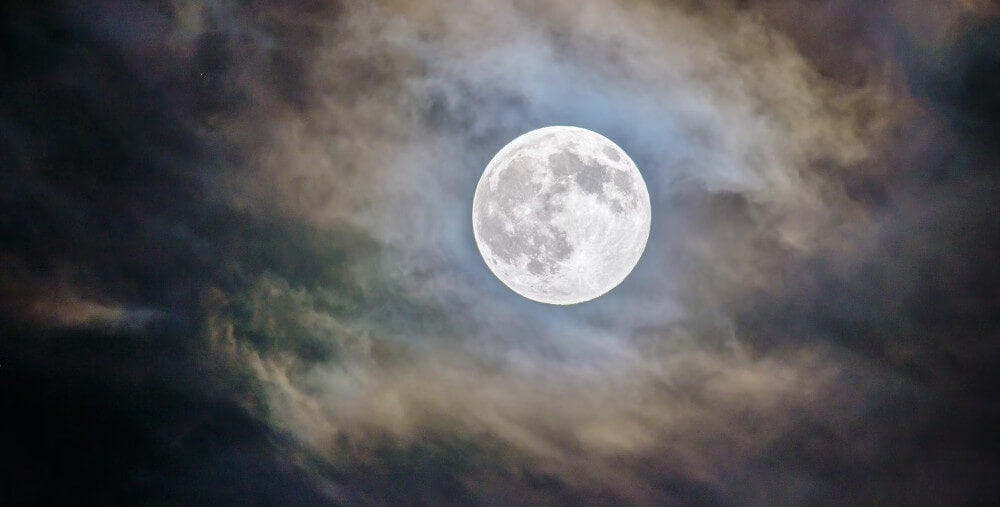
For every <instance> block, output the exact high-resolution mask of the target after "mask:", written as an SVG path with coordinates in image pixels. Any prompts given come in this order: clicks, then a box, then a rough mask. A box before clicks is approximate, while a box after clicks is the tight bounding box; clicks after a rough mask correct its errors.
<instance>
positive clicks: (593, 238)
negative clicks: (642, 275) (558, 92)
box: [472, 127, 651, 305]
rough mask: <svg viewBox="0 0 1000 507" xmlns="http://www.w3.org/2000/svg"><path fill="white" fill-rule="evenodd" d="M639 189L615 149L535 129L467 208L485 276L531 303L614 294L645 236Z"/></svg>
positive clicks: (578, 131) (580, 135) (581, 135)
mask: <svg viewBox="0 0 1000 507" xmlns="http://www.w3.org/2000/svg"><path fill="white" fill-rule="evenodd" d="M650 216H651V213H650V204H649V193H648V192H647V191H646V183H645V182H644V181H643V179H642V175H641V174H639V169H638V168H636V166H635V163H633V162H632V159H630V158H629V157H628V155H626V154H625V152H624V151H622V149H621V148H619V147H618V146H617V145H616V144H615V143H613V142H611V141H610V140H608V139H607V138H605V137H604V136H602V135H600V134H597V133H596V132H592V131H590V130H586V129H582V128H577V127H545V128H541V129H538V130H533V131H531V132H528V133H526V134H523V135H521V136H520V137H518V138H517V139H514V140H513V141H511V142H510V143H509V144H508V145H507V146H504V147H503V149H501V150H500V152H499V153H497V154H496V156H494V157H493V160H491V161H490V163H489V164H488V165H487V166H486V170H485V171H484V172H483V176H482V178H480V180H479V185H478V186H477V187H476V196H475V198H474V199H473V204H472V229H473V233H474V234H475V237H476V244H477V245H478V246H479V252H480V253H481V254H482V256H483V259H484V260H485V261H486V265H487V266H489V268H490V270H491V271H493V274H495V275H496V276H497V278H499V279H500V281H501V282H503V283H504V284H505V285H507V286H508V287H510V288H511V289H512V290H513V291H514V292H517V293H518V294H520V295H522V296H524V297H526V298H528V299H532V300H535V301H539V302H542V303H549V304H557V305H570V304H575V303H582V302H584V301H589V300H591V299H594V298H596V297H598V296H601V295H602V294H605V293H607V292H608V291H610V290H611V289H613V288H615V287H616V286H618V284H620V283H621V282H622V280H624V279H625V277H626V276H628V274H629V273H630V272H631V271H632V268H634V267H635V265H636V263H637V262H638V261H639V257H640V256H641V255H642V252H643V250H644V249H645V248H646V240H647V239H649V224H650Z"/></svg>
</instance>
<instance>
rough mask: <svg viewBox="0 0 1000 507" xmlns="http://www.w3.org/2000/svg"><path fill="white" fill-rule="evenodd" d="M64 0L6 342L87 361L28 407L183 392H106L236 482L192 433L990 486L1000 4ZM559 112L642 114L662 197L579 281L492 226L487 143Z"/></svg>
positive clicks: (528, 461)
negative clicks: (606, 283)
mask: <svg viewBox="0 0 1000 507" xmlns="http://www.w3.org/2000/svg"><path fill="white" fill-rule="evenodd" d="M52 5H53V6H52V8H51V9H40V10H34V9H30V8H27V7H19V8H18V9H11V13H12V15H11V16H10V18H9V19H12V20H14V21H10V22H7V24H6V25H5V28H9V30H5V33H8V34H10V35H7V36H6V37H8V39H6V40H5V49H4V55H11V54H14V53H18V54H30V55H33V56H34V58H35V60H36V61H37V62H40V64H38V65H27V64H18V63H17V62H18V61H19V60H16V59H12V58H7V59H5V60H3V61H4V62H5V63H4V65H5V67H4V69H5V70H6V71H9V72H7V73H6V74H7V75H8V76H10V77H9V78H8V79H7V82H6V84H5V85H4V90H6V91H7V92H9V93H5V94H3V96H4V97H6V98H4V99H0V105H2V106H3V109H0V110H2V111H3V116H2V117H0V121H2V123H3V125H4V127H5V128H4V129H3V130H4V132H5V134H4V135H3V137H2V142H3V146H4V148H5V149H3V150H0V151H2V154H0V157H3V158H2V159H0V160H2V161H3V163H4V164H5V165H6V166H7V167H10V171H8V172H7V173H5V174H4V175H0V181H2V182H3V183H4V184H3V185H0V188H3V190H2V192H3V194H2V195H3V199H2V202H3V203H4V204H3V205H0V226H2V227H3V230H4V231H5V232H6V234H4V236H5V237H7V238H11V239H8V240H4V241H3V242H2V243H0V246H2V251H3V255H2V256H0V259H2V260H3V261H4V263H3V267H2V269H0V276H2V278H0V282H2V284H0V308H3V311H4V312H5V313H6V314H8V315H9V316H10V317H11V318H10V319H9V321H8V323H7V324H5V326H6V328H5V329H8V328H9V329H11V330H12V331H14V332H16V333H17V339H16V341H14V342H11V343H13V344H15V345H16V346H14V345H6V346H4V348H2V349H0V351H2V352H3V354H4V355H5V356H7V357H6V358H4V360H3V361H2V362H0V364H4V363H6V361H7V360H8V359H7V358H9V357H15V358H17V359H18V362H15V366H16V368H15V370H14V371H15V372H16V373H17V378H19V379H21V381H22V384H24V385H25V386H28V385H31V384H36V383H39V382H41V381H40V380H39V379H38V378H37V377H36V376H32V375H31V374H29V373H27V372H31V371H34V370H33V368H34V367H37V368H39V369H42V370H45V369H59V368H69V366H67V365H71V364H73V363H72V362H71V361H64V360H63V359H61V357H62V356H63V355H65V356H66V357H68V356H70V355H77V354H78V353H80V352H81V351H82V352H83V353H85V356H86V357H88V358H89V359H88V361H89V362H88V363H87V364H89V365H91V366H92V367H93V368H92V369H93V371H89V370H88V369H87V368H83V369H80V368H81V367H79V366H77V367H76V368H75V369H74V368H70V369H68V370H67V371H70V372H76V373H73V374H71V375H67V376H66V377H65V378H68V379H70V380H69V381H59V380H56V381H53V383H50V384H46V385H48V386H49V390H48V391H46V393H47V394H45V395H43V396H41V397H40V398H39V399H38V400H32V399H31V398H28V397H26V398H24V400H22V403H21V406H23V407H29V406H31V405H32V403H36V402H37V403H39V404H43V405H45V404H48V405H45V406H51V405H53V404H56V403H58V400H59V396H60V395H59V393H61V392H64V391H65V392H73V393H80V392H83V393H84V394H87V395H88V396H95V399H99V400H101V401H100V402H99V403H96V405H98V406H100V407H108V406H113V405H115V404H116V403H117V402H116V401H115V400H121V399H125V400H131V402H137V403H138V404H139V405H140V406H145V404H155V403H156V402H155V401H154V400H152V399H151V398H150V396H151V395H148V396H147V395H142V394H141V391H142V390H141V389H138V388H136V387H135V386H136V385H140V386H145V385H156V386H161V387H160V388H162V389H166V390H167V391H169V392H170V393H172V394H171V396H170V397H169V399H171V400H174V401H171V403H170V404H169V407H168V408H165V409H163V410H162V411H154V412H152V413H150V414H146V415H142V413H141V411H140V412H139V413H138V414H139V415H137V414H136V413H133V412H130V411H128V410H125V411H112V413H113V414H114V415H113V419H114V422H115V424H119V425H121V426H123V427H125V426H127V427H138V426H141V427H146V428H154V430H152V431H153V433H156V434H155V435H153V436H152V437H150V436H148V435H147V434H145V433H142V432H137V433H136V434H135V435H132V434H129V435H132V436H129V437H128V438H130V439H132V440H130V441H142V442H147V444H145V445H148V447H149V448H150V449H152V450H153V451H155V452H153V451H151V455H155V456H161V458H156V459H157V460H160V459H162V462H161V461H155V460H153V458H130V459H129V460H125V461H123V463H129V464H132V466H133V467H134V468H136V469H139V470H141V471H143V472H142V473H146V474H148V475H147V476H145V478H144V477H139V476H129V475H128V474H125V475H124V476H123V479H122V481H124V482H126V483H127V484H129V485H131V486H130V487H132V488H137V489H134V490H132V491H133V493H134V494H135V495H137V496H142V491H143V490H142V489H141V488H140V487H138V486H136V485H137V484H140V485H141V484H144V482H143V481H147V482H145V484H149V483H153V484H160V485H164V486H163V487H164V488H166V489H167V490H168V491H171V492H172V494H174V496H175V497H176V498H180V499H190V498H200V496H199V494H201V493H202V492H206V491H208V492H212V493H213V495H214V496H210V497H211V498H227V496H226V494H225V492H224V491H222V490H221V489H219V488H215V487H213V485H212V484H211V481H204V482H203V481H200V480H193V479H192V478H191V477H189V476H187V475H185V474H179V473H177V472H176V470H174V471H171V470H172V469H171V468H170V466H168V465H163V464H162V463H180V462H187V463H193V464H194V465H192V467H193V468H191V469H197V470H205V471H206V472H205V473H206V474H208V475H210V476H220V477H222V481H223V482H224V483H225V484H228V485H232V484H238V483H239V482H240V480H241V479H240V478H239V477H233V476H232V475H226V474H224V473H222V472H221V471H222V470H225V469H227V467H229V466H230V465H233V467H234V469H235V470H239V471H241V472H240V473H241V474H247V476H251V477H257V478H259V479H260V484H261V485H260V488H259V489H254V488H248V489H241V490H239V493H238V494H235V496H231V497H228V498H237V497H239V498H247V499H252V498H270V499H274V498H276V497H275V496H274V495H279V496H278V497H279V498H283V499H286V498H302V499H303V500H302V501H303V502H309V501H331V502H345V503H353V502H363V503H378V502H379V501H389V502H392V501H402V500H407V499H408V500H412V499H414V498H418V499H421V500H423V501H427V502H443V501H460V502H478V501H482V502H487V501H497V500H514V499H517V498H521V499H524V500H525V502H537V503H551V502H580V501H584V500H591V501H606V502H609V503H611V502H619V503H620V502H621V501H628V502H631V503H665V502H680V503H694V502H708V503H804V502H815V501H827V500H829V499H830V498H834V497H836V498H838V499H843V500H844V501H847V502H850V501H854V500H856V501H858V502H867V501H871V500H875V501H890V502H896V501H898V502H907V501H926V499H928V498H941V499H942V500H943V501H950V500H954V501H961V500H970V499H975V498H977V495H979V494H980V493H981V492H982V491H985V489H984V488H985V486H983V485H984V484H986V482H984V479H985V478H986V477H989V472H990V471H991V470H995V468H996V467H995V463H996V461H995V458H996V456H995V453H993V452H992V451H991V450H989V449H986V450H983V449H981V447H980V446H979V445H978V442H979V440H978V438H981V437H985V436H986V435H988V434H989V431H990V425H989V424H988V423H989V422H990V421H994V422H995V421H996V416H997V414H996V413H995V411H994V410H992V409H990V408H988V407H989V406H992V404H991V403H990V401H991V400H992V397H993V395H994V394H995V393H991V392H990V391H989V389H988V388H986V387H983V386H982V385H984V384H983V383H985V382H987V379H988V378H989V377H990V374H991V373H992V372H993V370H994V369H995V363H996V361H995V359H996V350H995V347H994V346H992V345H991V344H990V342H989V339H988V337H989V336H990V335H991V333H992V330H993V329H995V327H996V322H995V318H994V317H992V316H993V315H994V314H996V312H995V310H996V309H995V308H994V307H995V306H996V305H995V289H993V286H994V285H995V284H993V283H992V282H994V281H995V278H996V277H995V273H994V272H993V270H992V269H991V265H992V262H991V258H992V252H993V251H994V250H995V247H996V246H998V244H997V241H996V239H997V238H996V235H995V233H993V232H992V231H993V230H995V229H996V228H995V225H996V218H995V213H992V204H991V203H992V195H993V190H995V187H996V182H995V179H996V178H995V171H992V170H991V169H990V168H991V167H994V166H995V164H996V160H997V153H996V150H995V148H994V147H992V145H991V144H990V143H988V142H984V141H983V139H992V137H990V136H992V135H993V134H995V133H996V132H997V131H998V130H997V125H998V124H1000V121H998V117H997V115H996V114H995V113H996V108H995V107H994V106H995V102H996V101H995V100H994V99H995V93H992V92H991V88H990V87H989V86H988V83H991V82H993V81H995V76H994V74H996V72H995V65H994V64H995V61H996V55H997V51H996V47H995V46H996V44H993V43H992V42H991V41H992V39H991V38H990V34H992V33H994V32H995V30H994V28H995V24H996V21H995V20H996V18H995V15H996V13H995V12H994V11H995V10H993V9H992V8H991V7H989V5H988V3H983V2H944V3H940V2H938V3H934V2H919V3H917V4H912V3H904V2H889V3H887V4H885V5H878V6H869V5H867V4H863V3H861V2H847V3H843V2H839V3H834V2H820V3H815V2H811V3H808V4H807V3H804V2H771V1H758V2H725V1H719V2H648V1H640V0H635V1H619V2H597V1H583V2H573V3H568V2H542V3H532V2H520V1H504V2H487V1H473V2H456V1H449V0H439V1H433V2H417V3H414V2H396V1H383V2H367V3H343V4H341V3H337V2H312V3H307V4H302V5H296V6H289V5H286V4H284V3H280V2H258V3H254V4H252V5H244V4H240V3H236V2H228V1H219V2H201V1H197V0H187V1H174V2H167V3H163V4H162V5H161V4H157V5H152V4H136V5H133V6H128V7H122V6H118V5H117V4H114V3H108V2H95V3H94V4H93V5H92V6H90V7H88V8H82V7H80V8H76V9H69V8H68V7H66V6H57V5H55V4H52ZM78 11H79V12H78ZM75 14H81V15H80V16H76V15H75ZM8 25H9V26H8ZM14 28H17V30H15V29H14ZM984 83H985V84H984ZM553 124H571V125H578V126H581V127H586V128H589V129H592V130H595V131H597V132H600V133H602V134H604V135H606V136H608V137H609V138H611V139H612V140H614V141H615V142H616V143H617V144H619V145H620V146H621V147H622V148H623V149H625V150H626V151H627V152H628V153H629V154H630V155H631V156H632V158H633V159H634V160H635V161H636V163H637V165H638V166H639V168H640V170H641V171H642V172H643V175H644V177H645V178H646V181H647V184H648V186H649V189H650V194H651V198H652V203H653V212H654V218H653V231H652V234H651V237H650V243H649V246H648V249H647V251H646V253H645V254H644V256H643V258H642V259H641V260H640V262H639V265H638V266H637V268H636V270H635V272H634V273H633V274H632V276H631V277H630V278H629V279H627V280H626V281H625V282H624V283H623V284H622V285H621V286H620V287H618V288H617V289H615V290H614V291H612V292H611V293H610V294H608V295H606V296H604V297H602V298H599V299H598V300H595V301H593V302H589V303H586V304H583V305H578V306H572V307H549V306H545V305H540V304H536V303H533V302H530V301H526V300H524V299H523V298H520V297H519V296H517V295H515V294H513V293H511V292H510V291H508V290H507V289H506V288H504V287H503V286H502V284H500V283H499V282H498V281H497V280H496V279H495V278H494V277H493V276H492V275H491V274H490V273H489V271H488V269H487V268H486V266H485V264H484V263H483V262H482V260H481V259H480V258H479V256H478V253H477V250H476V247H475V244H474V243H473V240H472V234H471V223H470V218H471V217H470V214H471V202H472V196H473V191H474V188H475V185H476V183H477V181H478V178H479V176H480V174H481V172H482V170H483V168H484V167H485V165H486V163H487V162H488V161H489V159H490V158H491V157H492V156H493V154H494V153H495V152H496V151H497V150H498V149H499V148H500V147H502V146H503V145H504V144H505V143H506V142H508V141H509V140H510V139H512V138H513V137H515V136H516V135H518V134H520V133H522V132H524V131H527V130H530V129H533V128H537V127H541V126H544V125H553ZM8 127H9V128H8ZM168 317H169V318H168ZM150 340H152V341H150ZM60 343H65V344H67V345H65V347H66V348H60V346H58V344H60ZM170 343H177V344H179V345H177V347H178V348H177V349H174V348H171V347H172V346H171V345H169V344H170ZM95 344H98V345H95ZM143 344H151V345H150V346H149V347H148V350H147V347H146V346H145V345H143ZM118 347H123V348H121V349H119V348H118ZM19 348H23V351H25V352H22V353H21V354H20V355H18V349H19ZM123 351H124V352H123ZM32 354H33V355H32ZM12 355H13V356H12ZM159 355H163V356H164V357H166V358H167V359H164V360H163V361H162V362H160V361H154V360H153V358H155V357H157V356H159ZM142 365H152V366H151V367H149V368H143V367H142ZM59 378H64V377H59ZM80 378H83V379H89V380H90V381H91V382H88V383H84V387H81V388H77V387H73V382H74V381H75V380H76V379H80ZM150 378H153V379H160V380H157V381H152V380H149V379H150ZM206 379H210V380H206ZM140 381H141V382H140ZM88 386H89V387H88ZM108 386H111V387H113V388H114V389H109V388H108ZM164 386H165V387H164ZM977 386H978V387H977ZM137 389H138V390H137ZM102 390H105V391H109V392H114V394H113V395H109V396H110V397H109V398H108V399H107V401H105V400H104V398H100V397H99V396H97V395H94V394H93V393H97V392H101V391H102ZM137 393H139V394H137ZM192 407H194V408H192ZM206 407H216V408H214V409H212V408H206ZM219 407H221V408H219ZM77 408H78V409H79V410H78V411H79V412H80V413H83V412H86V411H87V408H86V407H77ZM67 410H68V411H70V412H73V410H71V409H67ZM204 411H207V413H208V415H204V416H201V415H198V414H200V413H201V412H204ZM29 412H30V411H29ZM60 413H61V412H60ZM971 421H984V422H983V423H981V424H975V423H972V422H971ZM23 426H24V427H30V426H31V425H29V424H25V425H23ZM46 428H48V426H46ZM94 428H95V430H94V431H96V432H98V434H102V433H100V428H99V425H96V424H95V425H94ZM184 428H189V429H190V431H189V430H185V429H184ZM52 431H55V429H54V428H53V429H52ZM963 432H968V434H969V435H970V436H968V437H960V436H958V435H959V434H960V433H963ZM161 435H167V436H166V437H162V436H161ZM199 435H200V436H199ZM77 438H78V439H79V438H81V437H80V436H77ZM122 438H125V437H122ZM164 439H165V440H164ZM201 439H207V440H216V439H218V440H220V441H221V442H222V443H220V444H219V445H217V446H216V445H208V444H205V443H203V441H202V440H201ZM935 442H942V443H940V444H935ZM128 447H129V446H128V445H123V446H122V448H128ZM116 449H117V448H116ZM164 449H165V450H164ZM109 452H116V453H118V452H121V451H109ZM156 452H162V453H164V454H162V455H161V454H155V453H156ZM55 453H57V451H53V450H49V451H48V454H50V455H52V454H55ZM991 453H992V454H991ZM898 456H905V457H906V459H905V460H897V459H895V457H898ZM950 457H956V459H955V460H950ZM257 458H260V460H259V464H254V463H257V462H258V460H257ZM150 460H153V461H150ZM126 468H127V467H126ZM116 473H122V474H124V472H121V471H116ZM272 473H273V474H274V475H273V476H274V477H276V479H271V478H269V477H270V476H271V474H272ZM220 474H221V475H220ZM139 475H141V474H139ZM237 475H239V474H237ZM937 476H941V477H947V478H949V481H948V483H947V484H946V485H944V486H942V485H941V484H940V483H937V482H935V481H933V480H930V479H929V477H937ZM151 477H152V478H151ZM963 477H964V479H962V478H963ZM46 480H48V479H46ZM149 481H151V482H149ZM293 490H301V491H302V492H303V493H302V496H295V495H293V494H292V493H290V492H291V491H293ZM240 495H242V496H240ZM269 495H270V496H269ZM505 495H508V496H505ZM509 495H512V496H509ZM837 495H839V496H837Z"/></svg>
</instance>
